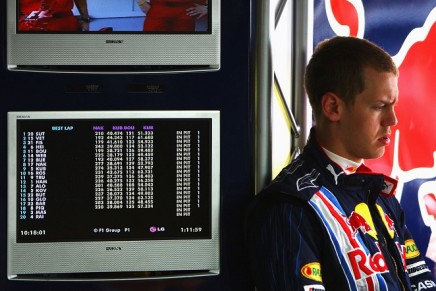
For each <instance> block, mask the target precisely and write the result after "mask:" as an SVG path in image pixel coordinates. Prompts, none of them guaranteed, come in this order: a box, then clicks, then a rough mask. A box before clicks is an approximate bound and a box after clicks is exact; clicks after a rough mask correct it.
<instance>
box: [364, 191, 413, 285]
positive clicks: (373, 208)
mask: <svg viewBox="0 0 436 291" xmlns="http://www.w3.org/2000/svg"><path fill="white" fill-rule="evenodd" d="M370 197H371V190H370V189H369V190H368V197H367V203H368V206H370V213H371V216H375V217H373V220H374V219H377V220H379V219H380V214H379V212H378V211H377V207H376V206H375V205H376V202H375V201H376V199H374V201H373V202H370ZM376 225H379V223H377V224H375V223H374V226H375V227H376ZM379 226H380V227H382V228H383V227H385V226H384V225H383V223H382V225H379ZM376 231H377V227H376ZM380 232H381V233H380V235H379V236H381V237H382V238H383V243H384V247H385V248H386V251H387V254H385V252H384V251H382V249H380V251H381V252H382V254H383V256H385V255H389V257H390V259H391V261H392V263H393V267H394V269H395V270H394V271H395V277H396V278H397V280H398V282H399V284H400V286H401V289H402V290H403V291H406V287H405V286H404V283H403V281H402V280H401V279H400V276H399V274H398V265H397V262H396V260H395V258H394V256H393V254H392V252H391V248H390V247H389V245H388V242H387V240H386V237H385V235H384V231H383V230H381V231H380ZM378 233H379V232H378V231H377V234H378ZM386 264H387V262H386ZM389 265H390V264H389ZM389 265H388V266H389ZM390 273H391V272H390Z"/></svg>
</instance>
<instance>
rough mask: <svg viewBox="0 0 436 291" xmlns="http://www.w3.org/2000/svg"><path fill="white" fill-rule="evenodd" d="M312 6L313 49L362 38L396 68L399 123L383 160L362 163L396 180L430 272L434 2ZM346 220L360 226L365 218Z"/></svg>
mask: <svg viewBox="0 0 436 291" xmlns="http://www.w3.org/2000/svg"><path fill="white" fill-rule="evenodd" d="M314 4H315V5H314V9H315V10H314V16H315V18H314V43H315V44H316V43H317V42H319V41H320V40H322V39H325V38H328V37H331V36H333V35H349V36H356V37H360V38H367V39H369V40H371V41H373V42H375V43H377V44H378V45H380V46H381V47H383V48H384V49H385V50H387V51H388V52H389V53H390V54H391V55H392V56H393V59H394V61H395V63H396V64H397V66H398V69H399V71H400V77H399V83H398V87H399V103H398V106H397V108H396V113H397V118H398V120H399V122H398V125H397V126H395V127H393V128H392V132H393V143H392V144H391V146H389V147H387V148H386V152H385V155H384V156H383V157H382V158H380V159H378V160H373V161H366V164H367V165H368V166H369V167H370V168H372V169H373V170H374V171H376V172H383V173H385V174H387V175H391V176H392V177H395V178H397V179H398V180H399V183H398V187H397V194H396V197H397V199H398V200H399V201H400V202H401V204H402V206H403V208H404V210H405V213H406V220H407V221H406V222H407V225H408V227H409V229H410V230H411V232H412V234H413V235H414V238H415V241H416V243H417V245H418V248H419V249H421V251H423V252H424V251H425V255H426V259H427V263H428V264H429V266H430V267H432V266H434V265H435V264H434V262H436V134H434V127H435V125H436V113H435V108H436V82H435V81H434V76H435V75H436V3H435V2H434V0H426V1H419V3H418V1H409V0H385V1H376V0H366V1H361V0H353V1H349V0H316V1H315V2H314ZM404 11H407V13H406V14H405V13H404ZM359 214H360V213H359ZM360 215H361V214H360ZM350 218H351V219H352V220H353V221H360V220H362V218H364V216H363V215H361V217H359V216H358V215H357V214H355V216H354V217H350ZM389 223H390V221H389V218H388V217H387V218H386V224H387V225H389ZM356 225H358V226H359V228H360V229H365V228H368V229H369V228H370V227H371V225H370V224H369V226H362V225H360V224H359V223H357V224H356ZM368 233H369V232H368ZM409 247H412V246H409ZM412 253H413V252H412Z"/></svg>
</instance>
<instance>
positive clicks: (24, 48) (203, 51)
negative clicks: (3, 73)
mask: <svg viewBox="0 0 436 291" xmlns="http://www.w3.org/2000/svg"><path fill="white" fill-rule="evenodd" d="M17 1H19V0H7V7H6V11H7V17H6V18H7V25H6V30H7V69H8V70H10V71H24V72H46V73H50V72H52V73H98V74H105V73H106V74H111V73H121V74H132V73H177V72H182V73H183V72H208V71H217V70H219V69H220V63H221V47H220V46H221V13H220V2H221V0H213V1H211V4H210V5H209V9H210V17H211V19H210V21H209V23H210V29H209V30H210V33H204V32H201V33H177V32H173V33H171V32H168V33H131V32H116V31H115V32H105V33H80V32H78V33H23V32H18V31H17V6H18V5H17Z"/></svg>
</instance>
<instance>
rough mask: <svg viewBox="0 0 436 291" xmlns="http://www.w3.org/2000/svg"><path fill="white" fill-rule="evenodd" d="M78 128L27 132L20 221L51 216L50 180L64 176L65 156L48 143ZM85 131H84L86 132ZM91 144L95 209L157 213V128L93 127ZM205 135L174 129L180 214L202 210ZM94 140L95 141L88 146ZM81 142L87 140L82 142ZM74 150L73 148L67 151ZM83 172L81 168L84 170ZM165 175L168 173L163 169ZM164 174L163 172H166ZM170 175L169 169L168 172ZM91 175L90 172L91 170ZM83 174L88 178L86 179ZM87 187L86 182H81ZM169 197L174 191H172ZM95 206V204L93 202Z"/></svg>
mask: <svg viewBox="0 0 436 291" xmlns="http://www.w3.org/2000/svg"><path fill="white" fill-rule="evenodd" d="M75 130H76V129H75V126H74V125H62V126H51V127H50V128H49V129H48V130H44V131H41V130H24V131H22V132H21V133H20V136H19V137H18V138H19V139H21V140H20V146H21V148H20V155H21V159H20V160H21V162H20V163H21V164H20V165H19V173H20V181H19V190H18V191H19V200H18V204H19V205H18V207H19V218H20V219H21V220H29V219H31V220H42V219H44V218H45V217H46V216H47V215H49V211H50V210H49V209H48V207H47V206H48V205H50V195H47V193H49V192H50V191H51V189H50V187H51V186H50V185H51V184H52V181H50V177H51V176H50V175H47V172H48V171H50V170H51V167H52V165H53V170H52V171H58V170H59V169H57V168H56V167H58V166H57V163H58V162H55V161H54V159H55V158H53V157H58V156H59V155H58V154H53V156H52V152H57V151H60V150H59V149H57V148H55V147H50V146H48V144H49V143H50V142H51V141H50V139H53V138H58V137H53V136H54V135H55V134H56V133H59V132H62V133H63V134H67V135H68V134H74V132H75ZM82 130H83V129H82ZM86 131H87V133H86V134H87V136H88V135H89V136H91V137H90V138H89V139H87V141H83V142H84V143H87V144H86V151H88V156H89V157H92V158H91V159H93V162H91V167H92V168H93V170H94V171H93V172H90V173H87V175H89V176H92V177H91V178H89V179H91V181H93V183H92V185H93V189H92V191H90V193H93V197H92V198H93V199H92V201H93V205H92V207H93V209H95V210H97V211H99V210H109V209H110V210H117V209H153V208H155V207H156V200H157V199H156V198H157V197H156V195H157V194H156V191H155V187H156V175H157V173H158V172H157V171H156V167H157V166H158V165H157V164H156V150H157V148H156V146H160V144H159V143H157V141H156V139H157V129H156V127H155V126H154V125H153V124H145V125H138V124H137V123H136V124H135V125H125V124H123V125H110V126H108V125H107V124H102V125H99V124H96V125H91V126H88V128H87V129H86ZM201 135H202V131H201V130H172V131H171V134H170V138H171V140H170V142H168V141H165V143H170V144H171V145H172V146H171V147H167V149H170V150H169V151H168V150H167V152H165V153H164V155H166V156H167V157H165V159H170V160H171V161H170V162H169V163H168V164H165V165H175V168H174V166H171V167H169V169H167V170H166V171H172V173H171V177H175V181H171V182H170V183H172V184H173V185H175V189H174V187H173V188H171V191H170V193H167V195H170V196H171V200H172V201H174V202H173V203H172V205H173V207H172V208H173V209H174V215H175V216H179V217H189V216H191V211H192V210H193V208H196V209H198V208H200V207H201V204H202V201H201V196H200V193H201V190H202V189H201V183H200V181H201V178H202V177H201V174H202V171H201V168H200V165H201V163H200V161H201V157H202V156H201V155H202V153H201V150H200V149H201V146H200V144H201V142H200V141H201ZM88 141H89V142H88ZM76 142H78V143H80V142H81V141H80V140H78V141H76ZM66 148H67V150H68V146H66ZM54 164H55V165H54ZM79 171H80V169H79ZM160 171H162V170H160ZM160 171H159V173H160ZM164 171H165V170H164ZM88 172H89V171H88ZM82 175H83V174H82ZM77 183H81V181H77ZM166 192H168V191H166ZM90 201H91V200H90Z"/></svg>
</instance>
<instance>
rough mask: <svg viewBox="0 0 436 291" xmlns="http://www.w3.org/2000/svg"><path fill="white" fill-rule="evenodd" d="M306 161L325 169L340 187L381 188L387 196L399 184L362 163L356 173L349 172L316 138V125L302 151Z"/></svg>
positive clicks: (332, 180)
mask: <svg viewBox="0 0 436 291" xmlns="http://www.w3.org/2000/svg"><path fill="white" fill-rule="evenodd" d="M302 155H304V158H305V160H306V161H310V162H311V163H313V167H314V168H317V169H319V170H320V171H323V172H322V174H323V175H324V176H325V177H327V180H328V181H329V182H330V183H332V184H334V185H336V186H338V187H345V188H348V187H352V188H354V187H368V188H373V189H377V190H378V189H379V192H380V194H382V195H383V196H386V197H392V196H394V195H395V190H396V187H397V184H398V181H397V180H396V179H393V178H391V177H389V176H386V175H384V174H380V173H374V172H373V171H372V170H371V169H370V168H368V167H367V166H365V165H364V164H361V165H360V166H359V167H358V168H357V170H356V171H355V173H352V174H349V173H347V172H346V170H344V169H343V168H342V167H341V166H340V165H339V164H338V163H336V162H335V161H333V160H332V159H330V158H329V156H328V154H327V153H326V152H325V151H324V150H323V148H322V147H321V146H320V144H319V143H318V141H317V140H316V135H315V127H314V128H312V129H311V132H310V136H309V140H308V142H307V144H306V146H305V148H304V151H303V153H302Z"/></svg>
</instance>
